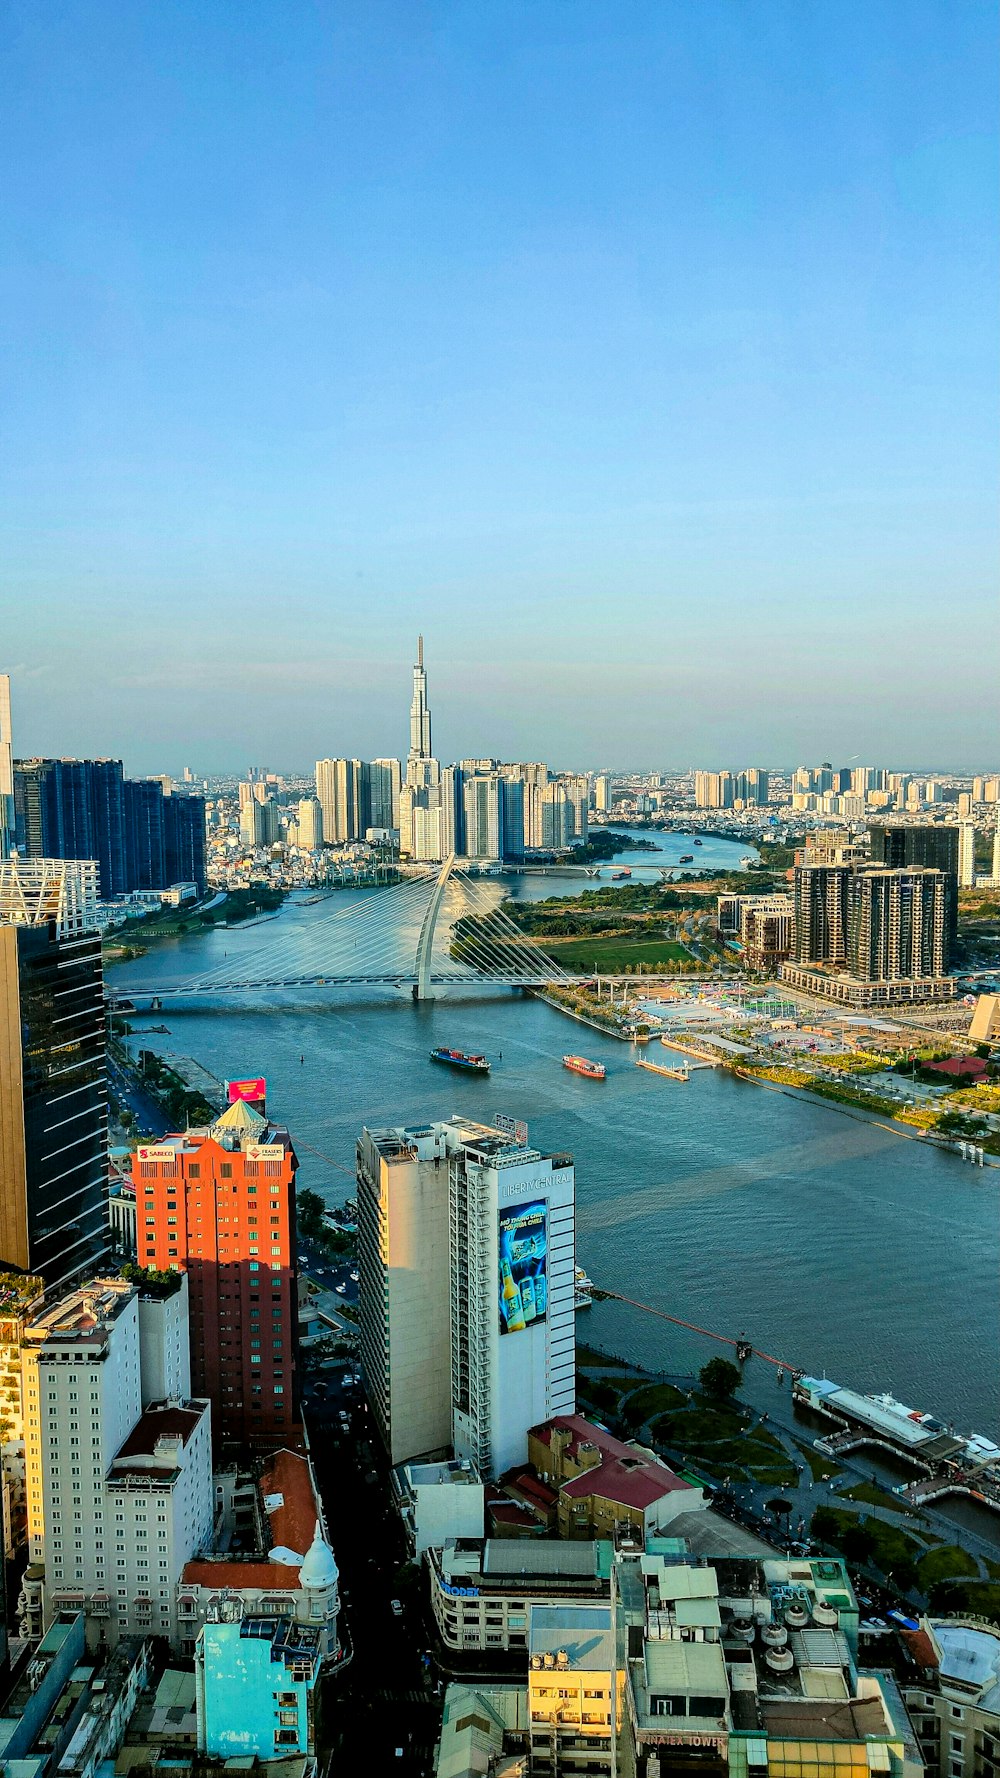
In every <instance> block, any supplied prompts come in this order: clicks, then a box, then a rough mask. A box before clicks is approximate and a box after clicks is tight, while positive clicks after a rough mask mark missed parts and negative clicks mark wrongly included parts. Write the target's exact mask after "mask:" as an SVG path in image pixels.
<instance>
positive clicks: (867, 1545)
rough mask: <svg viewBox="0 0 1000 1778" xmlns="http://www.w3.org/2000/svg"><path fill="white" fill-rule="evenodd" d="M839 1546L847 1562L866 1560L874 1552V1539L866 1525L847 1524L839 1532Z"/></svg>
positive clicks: (868, 1559) (869, 1558) (862, 1561)
mask: <svg viewBox="0 0 1000 1778" xmlns="http://www.w3.org/2000/svg"><path fill="white" fill-rule="evenodd" d="M840 1548H841V1552H842V1554H843V1555H845V1556H846V1557H847V1560H848V1561H849V1562H857V1563H859V1564H860V1563H864V1562H868V1561H870V1560H871V1557H872V1556H873V1555H874V1552H875V1539H874V1537H873V1536H872V1534H871V1532H870V1531H869V1530H868V1529H867V1527H866V1526H864V1525H848V1526H847V1529H846V1530H845V1531H844V1532H843V1533H842V1534H841V1538H840Z"/></svg>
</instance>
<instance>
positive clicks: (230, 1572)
mask: <svg viewBox="0 0 1000 1778" xmlns="http://www.w3.org/2000/svg"><path fill="white" fill-rule="evenodd" d="M217 1488H218V1490H219V1492H220V1493H228V1495H229V1501H228V1503H224V1504H225V1505H226V1506H227V1508H228V1510H226V1511H224V1513H223V1527H224V1536H225V1539H226V1541H227V1542H228V1541H229V1540H230V1535H231V1527H232V1523H233V1518H234V1516H235V1513H234V1509H235V1511H237V1512H238V1509H239V1507H240V1504H241V1501H242V1506H243V1510H242V1512H240V1513H239V1518H240V1522H241V1527H242V1534H241V1538H240V1542H241V1545H242V1548H241V1549H240V1552H239V1553H238V1554H237V1553H234V1552H232V1551H227V1552H225V1553H217V1554H216V1553H212V1552H211V1544H210V1543H209V1544H206V1545H205V1546H204V1547H203V1550H202V1551H201V1552H200V1553H199V1554H198V1555H197V1556H195V1557H194V1558H193V1559H192V1560H191V1561H189V1562H187V1563H186V1565H185V1567H184V1570H183V1572H182V1574H181V1576H180V1579H179V1582H178V1585H177V1646H178V1648H179V1650H180V1652H181V1653H182V1654H185V1655H192V1654H193V1653H194V1648H195V1643H196V1641H197V1638H198V1634H199V1632H200V1630H201V1629H202V1627H203V1626H204V1625H205V1624H207V1623H211V1622H214V1621H215V1620H216V1619H217V1618H218V1617H219V1616H220V1615H221V1616H228V1617H230V1618H231V1619H233V1620H234V1621H239V1620H241V1619H242V1618H244V1617H247V1618H269V1619H272V1620H275V1619H278V1618H289V1619H290V1620H291V1621H292V1622H293V1623H296V1624H301V1625H307V1626H309V1627H310V1628H311V1629H315V1630H316V1631H317V1632H318V1637H319V1640H318V1647H319V1651H320V1656H321V1658H323V1659H330V1660H336V1659H338V1657H339V1655H340V1640H339V1636H338V1629H337V1618H338V1614H339V1611H340V1584H339V1574H338V1570H337V1564H336V1562H335V1560H334V1556H333V1551H332V1550H331V1548H330V1545H329V1543H328V1542H327V1540H326V1535H325V1531H324V1525H323V1517H322V1509H321V1506H320V1502H319V1496H318V1493H317V1490H316V1483H315V1479H314V1476H313V1472H312V1465H311V1464H310V1462H309V1459H308V1457H304V1456H302V1455H301V1453H299V1452H297V1451H276V1452H274V1454H273V1456H271V1457H270V1458H268V1460H267V1463H266V1466H265V1467H264V1468H263V1469H261V1470H260V1471H259V1472H258V1473H257V1474H256V1475H255V1476H252V1477H251V1476H240V1475H239V1474H234V1475H231V1476H230V1477H229V1478H228V1480H227V1482H225V1483H223V1482H222V1481H221V1480H217Z"/></svg>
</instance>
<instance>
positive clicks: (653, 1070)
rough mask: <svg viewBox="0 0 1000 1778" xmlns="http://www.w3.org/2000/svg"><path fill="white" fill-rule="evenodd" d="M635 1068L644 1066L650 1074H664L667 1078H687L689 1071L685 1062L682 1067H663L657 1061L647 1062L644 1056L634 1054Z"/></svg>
mask: <svg viewBox="0 0 1000 1778" xmlns="http://www.w3.org/2000/svg"><path fill="white" fill-rule="evenodd" d="M635 1065H636V1067H637V1068H646V1069H648V1071H649V1073H650V1074H665V1075H666V1076H667V1078H668V1079H669V1080H689V1079H690V1073H689V1070H688V1067H687V1064H686V1063H685V1065H684V1067H683V1068H664V1067H662V1066H661V1064H660V1063H659V1062H647V1061H646V1059H645V1057H644V1056H636V1058H635Z"/></svg>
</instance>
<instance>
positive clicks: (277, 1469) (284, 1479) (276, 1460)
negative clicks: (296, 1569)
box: [260, 1451, 319, 1556]
mask: <svg viewBox="0 0 1000 1778" xmlns="http://www.w3.org/2000/svg"><path fill="white" fill-rule="evenodd" d="M260 1491H261V1495H262V1496H263V1499H264V1501H265V1503H266V1501H267V1498H268V1496H269V1495H274V1494H280V1495H281V1496H282V1504H281V1506H276V1507H275V1508H274V1510H273V1511H272V1512H270V1513H269V1514H268V1518H269V1520H270V1525H271V1539H272V1546H273V1545H274V1544H278V1545H280V1546H281V1547H282V1548H283V1549H286V1550H294V1551H295V1553H296V1555H297V1556H304V1555H305V1553H306V1551H307V1549H308V1548H309V1545H310V1544H311V1543H312V1540H313V1537H314V1535H315V1532H316V1520H317V1518H318V1516H319V1515H318V1513H317V1511H316V1497H315V1495H314V1494H313V1485H312V1476H311V1475H310V1472H309V1464H308V1462H307V1460H306V1458H305V1457H300V1456H298V1455H297V1453H296V1452H295V1451H275V1453H274V1456H273V1457H272V1458H271V1459H270V1462H269V1464H268V1467H267V1468H266V1469H265V1471H264V1474H263V1475H262V1476H261V1478H260Z"/></svg>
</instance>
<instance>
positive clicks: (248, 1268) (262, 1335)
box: [132, 1100, 298, 1447]
mask: <svg viewBox="0 0 1000 1778" xmlns="http://www.w3.org/2000/svg"><path fill="white" fill-rule="evenodd" d="M297 1166H298V1162H297V1160H296V1157H295V1151H294V1149H293V1148H292V1143H291V1138H290V1136H289V1134H288V1131H287V1129H285V1128H284V1127H283V1126H281V1125H277V1124H273V1123H269V1122H268V1120H267V1118H264V1117H262V1116H261V1115H260V1113H259V1112H257V1111H255V1110H254V1109H253V1107H252V1106H250V1105H248V1104H246V1103H245V1102H244V1101H242V1100H239V1101H237V1103H236V1104H234V1105H231V1106H230V1107H229V1109H228V1110H227V1111H224V1112H223V1114H222V1116H221V1117H220V1118H218V1119H217V1120H216V1122H215V1123H214V1124H212V1125H211V1127H210V1128H209V1129H207V1130H189V1131H187V1132H186V1133H185V1134H184V1135H171V1136H165V1137H163V1138H162V1140H160V1141H159V1142H157V1143H155V1144H149V1145H146V1146H141V1147H139V1148H138V1149H137V1150H136V1152H135V1156H134V1159H133V1168H132V1177H133V1179H134V1181H135V1188H136V1236H137V1246H138V1252H139V1263H140V1265H143V1266H154V1267H156V1268H158V1269H162V1270H171V1269H179V1270H181V1271H186V1272H187V1274H188V1277H189V1282H190V1292H191V1367H192V1375H193V1378H194V1387H195V1391H196V1393H197V1394H199V1395H204V1396H207V1397H208V1399H209V1400H210V1401H211V1402H212V1405H213V1409H214V1415H213V1422H214V1425H215V1430H216V1435H217V1437H218V1438H219V1439H220V1440H221V1441H227V1442H230V1443H238V1444H250V1445H253V1446H258V1447H268V1446H271V1445H274V1444H275V1443H277V1444H281V1443H283V1442H284V1441H285V1440H286V1439H287V1438H288V1435H289V1429H290V1428H291V1427H292V1426H293V1425H294V1424H295V1422H296V1420H297V1374H296V1356H297V1336H298V1322H297V1314H298V1310H297V1298H296V1288H295V1266H296V1247H295V1172H296V1169H297Z"/></svg>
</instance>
